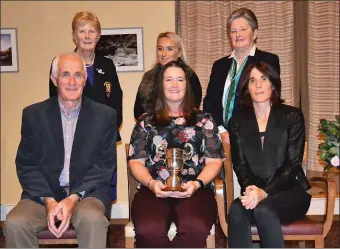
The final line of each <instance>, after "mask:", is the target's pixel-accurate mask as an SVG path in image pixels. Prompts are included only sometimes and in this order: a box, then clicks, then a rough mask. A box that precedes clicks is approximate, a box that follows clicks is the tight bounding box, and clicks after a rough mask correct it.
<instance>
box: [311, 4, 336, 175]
mask: <svg viewBox="0 0 340 249" xmlns="http://www.w3.org/2000/svg"><path fill="white" fill-rule="evenodd" d="M308 8H309V20H308V97H309V116H310V126H309V134H310V135H309V151H308V152H309V153H308V155H309V156H308V168H309V169H313V170H323V166H322V162H321V160H320V156H319V153H318V145H319V143H321V142H322V141H321V137H320V136H319V135H318V134H319V133H318V131H317V129H318V125H319V120H320V119H321V118H325V119H329V120H335V115H336V114H339V104H340V103H339V90H340V89H339V49H340V48H339V1H309V6H308Z"/></svg>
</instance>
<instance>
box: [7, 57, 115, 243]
mask: <svg viewBox="0 0 340 249" xmlns="http://www.w3.org/2000/svg"><path fill="white" fill-rule="evenodd" d="M86 77H87V75H86V67H85V63H84V61H83V59H82V58H81V57H80V56H79V55H77V54H76V53H68V54H63V55H60V56H59V57H57V58H56V59H55V60H54V61H53V65H52V75H51V78H52V80H53V82H54V84H55V85H56V86H57V88H58V97H52V98H50V99H47V100H45V101H43V102H41V103H37V104H34V105H31V106H29V107H26V108H25V109H24V110H23V115H22V129H21V141H20V145H19V148H18V152H17V157H16V167H17V174H18V177H19V181H20V183H21V186H22V189H23V192H22V195H21V200H20V202H19V203H18V205H17V206H16V207H15V208H14V209H13V210H11V212H10V213H9V214H8V215H7V218H6V221H5V224H4V234H5V237H6V245H7V247H38V240H37V232H39V231H41V230H43V229H45V228H46V227H48V229H49V230H50V231H51V232H52V233H53V234H54V235H55V236H56V237H57V238H59V237H61V236H62V235H63V233H64V232H65V231H66V230H67V229H68V227H69V225H70V222H71V221H72V224H73V226H74V227H75V230H76V232H77V238H78V242H79V247H105V246H106V236H107V229H108V226H109V221H108V219H107V217H106V216H105V214H106V215H107V214H108V213H109V211H110V196H111V192H110V183H111V182H110V181H111V178H112V174H113V171H114V169H115V168H116V165H117V163H116V136H117V125H116V112H115V110H114V109H112V108H110V107H107V106H105V105H102V104H99V103H96V102H94V101H92V100H90V99H87V98H85V97H82V92H83V88H84V86H85V82H86Z"/></svg>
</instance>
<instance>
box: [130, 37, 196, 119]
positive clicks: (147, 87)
mask: <svg viewBox="0 0 340 249" xmlns="http://www.w3.org/2000/svg"><path fill="white" fill-rule="evenodd" d="M170 61H182V62H184V63H185V64H188V59H187V54H186V50H185V47H184V42H183V40H182V38H181V37H180V36H178V35H177V34H175V33H174V32H164V33H160V34H159V35H158V37H157V48H156V62H155V64H154V66H153V67H152V69H151V70H149V71H147V72H146V73H145V74H144V75H143V79H142V82H141V83H140V85H139V88H138V91H137V95H136V100H135V105H134V117H135V119H138V117H139V116H140V115H141V114H143V113H145V112H148V111H150V110H149V109H150V105H151V100H152V99H153V98H154V97H156V96H153V93H154V92H155V82H156V78H157V76H158V74H159V72H160V70H161V69H162V67H163V66H164V65H166V64H167V63H169V62H170ZM189 70H190V72H189V74H190V84H191V89H192V92H193V95H194V104H195V107H196V108H199V106H200V104H201V100H202V87H201V83H200V81H199V79H198V77H197V75H196V73H195V72H194V71H193V70H192V69H191V68H189Z"/></svg>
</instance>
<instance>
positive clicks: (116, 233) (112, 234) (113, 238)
mask: <svg viewBox="0 0 340 249" xmlns="http://www.w3.org/2000/svg"><path fill="white" fill-rule="evenodd" d="M1 225H2V224H1ZM339 228H340V221H333V225H332V227H331V230H330V232H329V233H328V235H327V237H326V239H325V247H326V248H337V247H338V248H339V247H340V229H339ZM225 245H226V238H225V236H224V234H223V232H222V229H221V227H220V226H219V225H218V224H217V225H216V248H225ZM0 247H1V248H3V247H5V238H4V236H3V234H2V229H1V230H0ZM49 247H52V246H49ZM53 247H55V248H60V247H64V246H61V245H58V246H53ZM67 247H75V246H67ZM108 247H110V248H124V247H125V237H124V225H111V226H110V227H109V236H108ZM286 247H288V248H295V247H298V243H297V241H287V242H286ZM306 247H307V248H313V247H314V242H313V241H307V242H306Z"/></svg>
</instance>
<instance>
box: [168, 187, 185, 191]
mask: <svg viewBox="0 0 340 249" xmlns="http://www.w3.org/2000/svg"><path fill="white" fill-rule="evenodd" d="M163 191H179V192H184V191H185V189H183V188H182V187H181V186H167V187H166V188H165V189H163Z"/></svg>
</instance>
